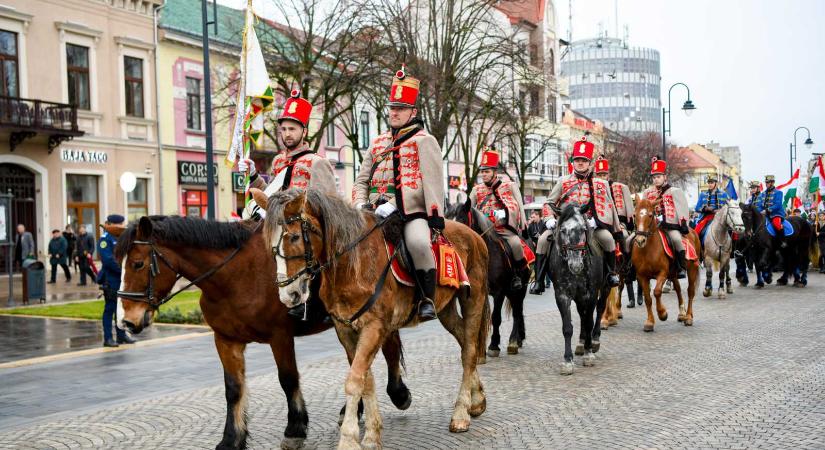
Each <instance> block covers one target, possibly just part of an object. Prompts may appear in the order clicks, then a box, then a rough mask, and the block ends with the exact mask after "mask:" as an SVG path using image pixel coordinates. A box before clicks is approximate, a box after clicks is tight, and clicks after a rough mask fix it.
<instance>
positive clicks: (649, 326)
mask: <svg viewBox="0 0 825 450" xmlns="http://www.w3.org/2000/svg"><path fill="white" fill-rule="evenodd" d="M644 330H645V332H646V333H650V332H651V331H653V324H652V323H646V324H645V326H644Z"/></svg>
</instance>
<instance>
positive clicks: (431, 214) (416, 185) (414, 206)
mask: <svg viewBox="0 0 825 450" xmlns="http://www.w3.org/2000/svg"><path fill="white" fill-rule="evenodd" d="M419 83H420V82H419V80H417V79H415V78H413V77H411V76H408V75H407V73H406V69H405V68H404V67H403V66H402V67H401V70H399V71H397V72H396V73H395V77H394V78H393V80H392V86H391V88H390V98H389V107H390V111H389V123H390V130H389V131H387V132H386V133H384V134H382V135H380V136H378V137H377V138H376V139H375V140H374V141H373V142H372V145H370V148H369V149H368V150H367V151H366V154H365V155H364V161H363V163H362V164H361V172H360V173H359V174H358V177H357V178H356V179H355V184H354V185H353V188H352V201H353V204H355V205H356V206H358V207H364V208H367V209H372V210H374V211H375V214H376V215H378V216H380V217H387V216H389V215H390V214H393V213H396V212H397V213H398V214H399V215H400V216H401V218H402V220H403V222H404V241H405V244H406V246H407V250H408V251H409V253H410V257H411V258H412V260H413V265H414V266H415V272H414V275H415V279H416V283H418V285H419V286H420V288H421V289H416V295H417V296H418V297H421V296H422V294H423V298H418V300H419V304H418V317H419V319H420V320H422V321H423V320H431V319H434V318H435V317H436V314H435V307H434V303H433V300H432V299H433V298H435V288H436V281H437V280H436V270H435V269H436V265H435V257H434V255H433V251H432V247H431V243H432V238H433V236H434V234H433V232H435V233H440V232H441V231H443V230H444V170H443V166H442V164H441V147H440V146H439V145H438V142H437V141H436V140H435V138H434V137H433V136H432V135H430V134H429V133H427V132H426V131H425V130H424V123H423V122H422V121H421V119H419V118H418V109H417V108H416V100H417V99H418V92H419Z"/></svg>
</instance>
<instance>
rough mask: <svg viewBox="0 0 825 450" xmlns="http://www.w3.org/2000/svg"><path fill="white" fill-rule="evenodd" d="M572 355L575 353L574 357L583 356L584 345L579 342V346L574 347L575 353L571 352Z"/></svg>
mask: <svg viewBox="0 0 825 450" xmlns="http://www.w3.org/2000/svg"><path fill="white" fill-rule="evenodd" d="M573 353H575V354H576V356H581V355H583V354H584V343H582V342H579V344H578V345H576V351H575V352H573Z"/></svg>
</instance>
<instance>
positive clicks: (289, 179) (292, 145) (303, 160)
mask: <svg viewBox="0 0 825 450" xmlns="http://www.w3.org/2000/svg"><path fill="white" fill-rule="evenodd" d="M311 114H312V104H311V103H310V102H309V101H307V100H306V99H303V98H301V95H300V91H298V90H293V91H292V92H291V94H290V97H289V98H288V99H287V100H286V103H285V104H284V110H283V112H282V113H281V117H279V118H278V131H279V135H280V137H281V142H282V143H283V144H284V150H283V151H281V152H280V153H278V155H276V156H275V159H274V160H273V161H272V170H271V174H272V176H273V178H272V179H271V181H270V182H269V183H267V182H266V181H264V179H263V178H262V177H261V176H260V175H259V174H258V172H257V170H256V168H255V162H254V161H252V160H251V159H242V160H240V161H238V170H239V171H240V172H245V173H248V174H249V187H250V188H257V189H261V190H263V191H264V193H265V194H266V195H267V197H269V196H271V195H272V194H274V193H276V192H278V191H285V190H287V189H290V188H298V189H308V188H310V187H312V188H314V189H318V190H320V191H323V192H325V193H327V194H329V195H337V191H336V189H335V174H334V173H333V171H332V165H330V163H329V161H328V160H327V159H326V158H323V157H321V156H318V154H317V153H316V152H315V151H314V150H313V149H312V148H311V147H310V146H309V143H308V142H307V140H306V139H307V129H308V127H309V118H310V115H311ZM265 214H266V211H265V210H263V209H262V208H261V207H259V206H258V205H257V204H256V203H255V201H254V200H250V202H249V203H248V204H247V205H246V208H244V211H243V216H242V217H243V218H244V219H249V218H261V217H263V216H264V215H265ZM305 313H306V305H305V304H301V305H298V306H296V307H294V308H292V309H290V310H289V314H290V315H291V316H293V317H304V316H305Z"/></svg>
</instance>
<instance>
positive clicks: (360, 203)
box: [355, 202, 365, 209]
mask: <svg viewBox="0 0 825 450" xmlns="http://www.w3.org/2000/svg"><path fill="white" fill-rule="evenodd" d="M364 204H365V203H364V202H358V203H356V204H355V209H362V208H363V207H364Z"/></svg>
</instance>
